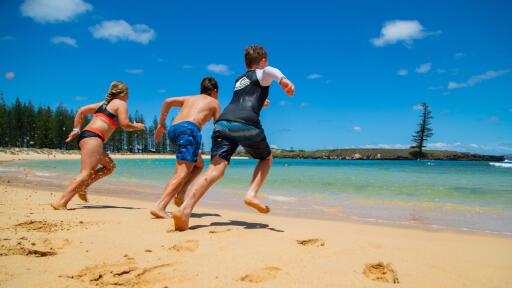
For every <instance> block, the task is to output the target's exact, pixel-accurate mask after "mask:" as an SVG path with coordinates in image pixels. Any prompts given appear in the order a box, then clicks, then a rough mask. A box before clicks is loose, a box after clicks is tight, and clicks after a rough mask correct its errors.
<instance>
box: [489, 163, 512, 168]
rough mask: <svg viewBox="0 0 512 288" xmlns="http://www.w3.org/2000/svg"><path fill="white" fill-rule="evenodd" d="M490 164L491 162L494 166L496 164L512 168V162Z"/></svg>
mask: <svg viewBox="0 0 512 288" xmlns="http://www.w3.org/2000/svg"><path fill="white" fill-rule="evenodd" d="M489 164H491V165H492V166H495V167H501V168H512V162H509V161H508V162H507V161H505V162H490V163H489Z"/></svg>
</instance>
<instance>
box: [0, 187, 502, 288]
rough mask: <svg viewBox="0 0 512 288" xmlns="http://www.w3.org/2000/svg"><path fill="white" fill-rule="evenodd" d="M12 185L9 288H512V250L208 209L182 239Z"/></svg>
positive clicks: (167, 225) (474, 241)
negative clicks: (55, 205) (61, 207)
mask: <svg viewBox="0 0 512 288" xmlns="http://www.w3.org/2000/svg"><path fill="white" fill-rule="evenodd" d="M2 182H3V183H2V184H1V186H0V193H1V198H0V199H2V200H1V205H0V213H1V218H0V219H1V220H0V221H1V222H0V229H1V237H0V239H1V240H0V255H1V256H0V286H1V287H108V286H124V287H165V286H167V287H390V286H393V287H512V278H511V277H510V267H512V239H510V238H499V237H493V236H490V235H478V234H462V233H455V232H442V231H437V232H435V231H422V230H413V229H402V228H393V227H384V226H375V225H365V224H357V223H347V222H334V221H324V220H309V219H296V218H287V217H278V216H273V215H272V214H269V215H260V214H257V213H252V211H250V210H248V213H240V212H232V211H223V210H211V209H204V208H202V207H199V208H198V209H197V210H196V211H195V214H194V215H193V219H192V220H191V224H192V225H193V226H192V227H191V228H192V229H191V230H189V231H187V232H174V231H173V226H172V223H171V222H170V221H169V220H155V219H151V218H150V216H149V213H148V208H151V203H148V202H140V201H135V200H126V199H117V198H108V197H99V196H95V197H93V199H92V201H93V202H92V203H88V204H80V203H78V202H76V201H75V202H72V203H71V205H70V208H72V210H70V211H54V210H52V209H51V208H50V206H49V205H48V203H49V202H50V200H51V199H52V198H53V197H55V196H56V195H57V194H58V193H60V192H61V191H56V192H55V191H53V192H50V191H45V190H42V189H41V188H38V187H35V186H32V185H31V184H25V187H19V186H13V185H12V183H7V180H6V179H3V180H2ZM241 205H242V204H241ZM379 262H381V263H379ZM386 282H387V283H388V284H383V283H386Z"/></svg>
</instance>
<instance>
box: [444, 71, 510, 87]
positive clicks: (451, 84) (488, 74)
mask: <svg viewBox="0 0 512 288" xmlns="http://www.w3.org/2000/svg"><path fill="white" fill-rule="evenodd" d="M509 72H510V70H498V71H496V70H490V71H487V72H485V73H483V74H480V75H476V76H473V77H471V78H469V80H468V81H466V82H462V83H459V82H453V81H450V82H449V83H448V89H459V88H466V87H471V86H474V85H476V84H478V83H480V82H482V81H485V80H490V79H493V78H496V77H500V76H503V75H505V74H507V73H509Z"/></svg>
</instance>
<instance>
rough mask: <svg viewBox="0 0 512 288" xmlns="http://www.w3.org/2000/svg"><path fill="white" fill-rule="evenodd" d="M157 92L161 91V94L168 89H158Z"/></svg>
mask: <svg viewBox="0 0 512 288" xmlns="http://www.w3.org/2000/svg"><path fill="white" fill-rule="evenodd" d="M156 92H157V93H160V94H164V93H166V92H167V90H165V89H158V90H156Z"/></svg>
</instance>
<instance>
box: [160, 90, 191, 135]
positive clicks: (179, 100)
mask: <svg viewBox="0 0 512 288" xmlns="http://www.w3.org/2000/svg"><path fill="white" fill-rule="evenodd" d="M185 98H186V97H172V98H167V99H165V100H164V103H163V105H162V110H161V111H160V120H159V121H158V127H157V128H156V131H155V140H156V142H160V140H161V139H162V136H163V135H164V133H165V131H167V125H166V124H165V121H166V119H167V115H168V114H169V110H171V107H182V106H183V103H184V102H185Z"/></svg>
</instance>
